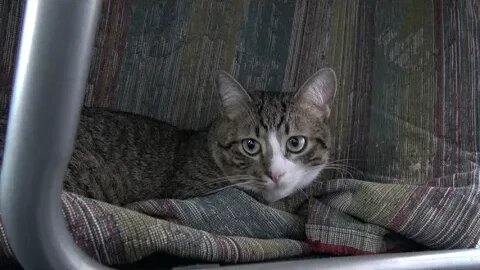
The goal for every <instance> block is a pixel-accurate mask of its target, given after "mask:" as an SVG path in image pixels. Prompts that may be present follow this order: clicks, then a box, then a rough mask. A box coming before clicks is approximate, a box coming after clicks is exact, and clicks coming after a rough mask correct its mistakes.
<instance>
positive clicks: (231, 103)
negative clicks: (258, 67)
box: [215, 70, 252, 119]
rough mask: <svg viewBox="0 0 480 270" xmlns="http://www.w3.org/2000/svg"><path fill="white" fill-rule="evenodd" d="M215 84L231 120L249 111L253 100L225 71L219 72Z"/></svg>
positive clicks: (226, 113)
mask: <svg viewBox="0 0 480 270" xmlns="http://www.w3.org/2000/svg"><path fill="white" fill-rule="evenodd" d="M215 82H216V85H217V90H218V92H219V94H220V97H221V99H222V107H223V111H224V113H225V115H226V116H227V117H228V118H229V119H234V118H236V117H237V116H239V115H240V114H243V113H244V112H245V110H248V108H249V107H250V104H251V102H252V98H251V97H250V95H249V94H248V93H247V91H245V89H243V87H242V86H241V85H240V83H238V82H237V80H235V79H234V78H233V77H232V76H231V75H230V74H228V73H227V72H225V71H223V70H220V71H217V74H216V76H215Z"/></svg>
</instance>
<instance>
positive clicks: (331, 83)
mask: <svg viewBox="0 0 480 270" xmlns="http://www.w3.org/2000/svg"><path fill="white" fill-rule="evenodd" d="M336 91H337V76H336V75H335V71H333V69H331V68H322V69H320V70H319V71H317V72H315V74H313V75H312V76H311V77H310V78H309V79H308V80H307V81H306V82H305V83H304V84H303V85H302V86H301V87H300V88H299V89H298V91H297V93H296V94H295V99H296V102H297V104H298V105H299V106H301V107H311V106H313V107H315V108H317V109H319V110H320V111H322V112H323V113H324V117H325V118H328V116H329V115H330V107H331V105H332V103H333V100H334V98H335V92H336Z"/></svg>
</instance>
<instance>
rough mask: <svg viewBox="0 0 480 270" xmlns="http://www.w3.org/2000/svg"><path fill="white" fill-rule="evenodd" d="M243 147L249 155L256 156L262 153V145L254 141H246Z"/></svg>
mask: <svg viewBox="0 0 480 270" xmlns="http://www.w3.org/2000/svg"><path fill="white" fill-rule="evenodd" d="M242 147H243V150H244V151H245V152H247V154H249V155H252V156H253V155H256V154H258V153H260V149H261V147H260V144H259V143H258V142H257V141H256V140H254V139H245V140H243V141H242Z"/></svg>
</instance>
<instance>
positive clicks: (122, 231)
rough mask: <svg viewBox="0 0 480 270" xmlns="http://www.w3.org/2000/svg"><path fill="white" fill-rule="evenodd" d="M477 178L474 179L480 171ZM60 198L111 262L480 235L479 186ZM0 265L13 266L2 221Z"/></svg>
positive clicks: (446, 242)
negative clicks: (270, 198)
mask: <svg viewBox="0 0 480 270" xmlns="http://www.w3.org/2000/svg"><path fill="white" fill-rule="evenodd" d="M472 176H473V177H474V178H473V179H477V180H478V172H475V174H474V175H472ZM62 201H63V211H64V215H65V217H66V220H67V223H68V227H69V230H70V231H71V233H72V235H73V237H74V239H75V241H76V243H77V244H78V245H79V246H80V247H82V249H83V250H85V251H86V252H87V253H88V254H89V255H91V256H92V257H93V258H95V259H97V260H98V261H100V262H102V263H104V264H108V265H112V264H123V263H129V262H134V261H137V260H139V259H141V258H143V257H145V256H147V255H149V254H152V253H154V252H164V253H167V254H171V255H176V256H180V257H184V258H191V259H200V260H204V261H211V262H221V263H241V262H256V261H264V260H271V259H278V258H286V257H291V256H298V255H309V254H312V253H315V252H321V253H330V254H335V255H357V254H374V253H381V252H389V251H403V250H418V249H456V248H478V247H479V240H480V211H479V208H480V193H479V185H478V183H473V184H472V185H465V186H453V185H451V186H448V185H439V184H438V185H422V186H418V185H405V184H388V183H375V182H367V181H360V180H354V179H336V180H330V181H326V182H323V183H320V184H315V185H312V186H311V187H310V188H308V189H307V190H305V191H304V192H300V193H298V194H295V195H294V196H291V197H290V198H287V199H285V200H282V201H279V202H276V203H273V204H271V205H265V204H263V203H261V202H259V201H257V200H256V199H254V198H253V197H252V196H250V195H249V194H247V193H245V192H243V191H241V190H238V189H233V188H232V189H225V190H223V191H220V192H218V193H215V194H212V195H209V196H206V197H198V198H192V199H189V200H168V199H162V200H149V201H143V202H137V203H133V204H130V205H128V206H126V207H124V208H122V207H118V206H114V205H110V204H107V203H104V202H100V201H96V200H92V199H88V198H85V197H81V196H78V195H75V194H71V193H64V194H63V197H62ZM0 262H1V263H2V264H3V265H5V264H8V263H12V262H14V256H13V253H12V251H11V249H10V248H9V246H8V243H7V240H6V239H5V233H4V231H3V228H2V227H1V226H0Z"/></svg>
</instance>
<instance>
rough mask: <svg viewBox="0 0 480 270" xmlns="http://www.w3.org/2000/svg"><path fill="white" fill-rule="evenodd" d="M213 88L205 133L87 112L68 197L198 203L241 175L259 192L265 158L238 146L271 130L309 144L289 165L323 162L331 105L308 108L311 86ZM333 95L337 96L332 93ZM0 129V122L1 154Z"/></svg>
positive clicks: (227, 81)
mask: <svg viewBox="0 0 480 270" xmlns="http://www.w3.org/2000/svg"><path fill="white" fill-rule="evenodd" d="M332 74H333V76H334V73H333V71H332ZM322 75H326V76H327V77H328V78H331V75H330V76H328V75H329V74H324V73H322ZM333 78H334V77H333ZM311 80H312V79H311ZM217 81H218V86H219V91H220V95H221V97H222V101H223V103H222V104H223V105H224V110H223V112H224V113H223V114H222V115H221V116H220V117H219V118H218V119H217V120H216V121H214V123H213V124H212V126H211V128H210V129H209V130H208V131H186V130H179V129H177V128H175V127H173V126H170V125H168V124H165V123H161V122H159V121H156V120H154V119H150V118H146V117H142V116H137V115H133V114H129V113H119V112H112V111H109V110H105V109H99V108H85V109H84V110H83V112H82V116H81V120H80V125H79V129H78V135H77V141H76V144H75V150H74V152H73V155H72V158H71V161H70V163H69V165H68V169H67V171H66V175H65V181H64V187H65V190H67V191H71V192H75V193H77V194H81V195H84V196H87V197H91V198H95V199H99V200H103V201H107V202H111V203H114V204H120V205H123V204H126V203H130V202H134V201H140V200H145V199H151V198H167V197H168V198H180V199H183V198H187V197H192V196H201V195H205V194H207V193H208V192H210V191H212V190H217V189H218V188H220V187H222V186H226V185H231V184H235V183H237V182H238V183H242V181H243V182H245V181H247V180H248V179H246V178H245V177H244V176H245V175H249V176H251V177H253V178H251V179H255V181H253V183H252V184H249V185H245V186H243V185H240V186H242V187H245V188H247V189H248V188H251V189H254V190H258V189H259V187H260V186H261V184H258V183H257V182H256V181H259V182H261V180H259V179H260V178H261V177H262V176H263V175H264V174H265V172H266V171H267V169H268V166H269V153H268V151H266V152H265V155H262V157H260V158H257V159H253V158H251V157H248V156H246V155H245V154H244V153H242V152H241V151H240V147H241V145H240V147H239V141H240V140H241V139H242V138H244V137H246V136H247V137H248V136H253V137H260V138H261V137H262V136H263V135H264V134H266V132H267V131H268V130H272V129H275V130H279V131H281V132H282V134H285V136H287V133H288V134H302V135H304V136H306V137H308V138H309V143H311V144H312V145H310V147H309V151H307V152H305V153H304V154H302V155H291V156H287V157H288V158H291V159H292V160H295V161H296V162H301V163H303V164H306V165H308V166H309V165H312V166H313V165H318V164H322V163H325V162H326V161H327V160H328V155H329V148H330V141H331V140H330V132H329V129H328V127H327V125H326V123H325V120H326V118H327V117H328V114H329V106H330V103H331V101H329V103H328V104H327V103H325V104H323V105H322V104H320V105H319V103H318V102H317V103H315V102H312V96H311V94H312V93H313V92H312V91H311V90H312V89H311V85H310V86H308V85H307V86H303V87H302V89H300V90H299V91H298V92H297V93H269V92H252V93H251V94H248V93H247V92H246V91H245V90H243V88H241V86H240V85H239V84H238V83H237V82H236V81H235V80H234V79H233V78H232V77H230V76H229V75H228V74H226V73H220V75H219V77H218V78H217ZM313 81H315V79H313ZM316 83H318V81H316ZM322 89H323V90H324V88H322ZM302 91H303V92H306V93H308V95H309V96H308V98H307V97H306V95H304V94H303V92H302ZM333 93H334V89H333V92H331V91H330V92H329V94H331V95H333ZM306 99H308V100H306ZM332 99H333V96H332ZM5 130H6V117H3V118H2V119H1V121H0V133H1V136H0V139H1V141H0V146H1V149H0V151H1V153H3V146H4V141H3V140H4V137H5ZM224 176H231V177H229V178H222V177H224ZM249 181H250V180H249ZM250 182H252V181H250Z"/></svg>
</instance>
